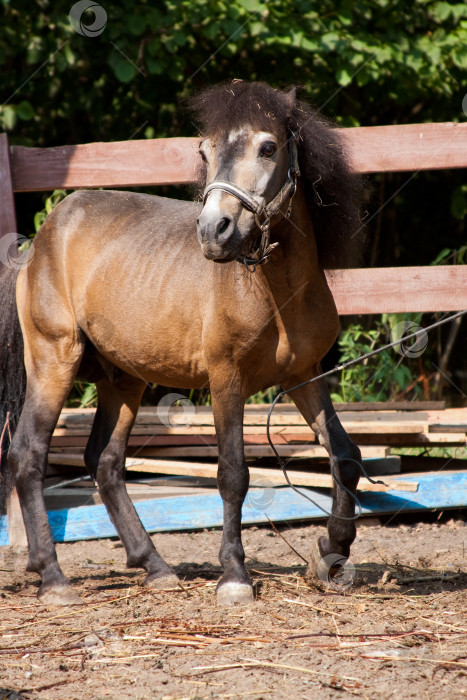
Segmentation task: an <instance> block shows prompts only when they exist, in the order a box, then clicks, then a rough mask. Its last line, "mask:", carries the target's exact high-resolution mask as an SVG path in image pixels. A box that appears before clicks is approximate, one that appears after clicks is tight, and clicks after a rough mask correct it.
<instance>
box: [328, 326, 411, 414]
mask: <svg viewBox="0 0 467 700" xmlns="http://www.w3.org/2000/svg"><path fill="white" fill-rule="evenodd" d="M419 320H420V316H419V315H415V314H385V315H383V317H382V320H381V321H377V322H376V324H374V328H373V329H372V330H364V329H363V327H362V326H361V325H360V324H356V325H355V324H351V325H349V326H348V328H346V329H345V330H344V331H343V332H342V334H341V336H340V338H339V350H340V353H341V354H340V357H339V364H341V363H344V362H349V361H350V360H355V359H357V358H358V357H360V356H361V355H364V354H366V353H369V352H371V351H372V350H375V349H376V348H378V347H380V346H382V345H385V344H386V343H387V342H389V341H388V337H390V335H391V333H390V331H391V329H393V328H394V327H395V326H396V324H398V323H400V322H401V321H412V322H413V323H418V322H419ZM394 339H395V340H397V338H394ZM413 380H414V375H413V372H412V371H411V369H410V366H409V361H408V360H407V358H405V357H403V356H401V355H399V354H397V353H396V351H395V350H394V349H389V350H384V351H383V352H381V353H380V354H379V355H375V356H374V357H371V358H369V359H367V360H364V361H363V362H361V363H359V364H356V365H354V366H353V367H349V368H348V369H345V370H342V372H341V376H340V393H334V394H332V395H331V397H332V400H333V401H336V402H338V403H345V402H353V401H386V400H388V399H395V398H396V397H397V398H400V397H401V395H402V396H404V395H405V392H406V391H407V389H408V387H409V386H410V385H412V384H413ZM412 388H413V392H414V397H417V396H419V394H420V392H421V390H420V388H419V386H418V385H417V384H415V386H413V387H412Z"/></svg>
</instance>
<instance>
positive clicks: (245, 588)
mask: <svg viewBox="0 0 467 700" xmlns="http://www.w3.org/2000/svg"><path fill="white" fill-rule="evenodd" d="M254 600H255V597H254V595H253V586H250V584H249V583H235V582H234V581H230V582H229V581H228V582H227V583H223V584H222V585H221V586H218V587H217V605H219V606H222V607H228V606H229V605H251V603H254Z"/></svg>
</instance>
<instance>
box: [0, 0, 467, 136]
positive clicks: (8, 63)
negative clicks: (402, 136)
mask: <svg viewBox="0 0 467 700" xmlns="http://www.w3.org/2000/svg"><path fill="white" fill-rule="evenodd" d="M2 4H3V18H2V22H1V29H0V66H1V73H0V75H1V77H0V85H1V90H2V95H3V96H4V97H3V103H4V104H3V107H2V109H1V111H0V129H2V130H7V131H8V132H10V135H11V138H12V141H13V142H14V143H24V144H29V145H35V146H37V145H52V144H57V145H61V144H63V143H76V142H78V143H80V142H86V141H98V140H102V139H103V140H107V139H109V138H111V139H113V140H116V139H127V138H131V137H132V135H133V134H134V132H135V130H136V129H138V128H140V129H144V128H145V125H149V126H150V127H151V128H152V129H154V133H155V134H156V135H157V136H171V135H178V134H181V133H192V131H193V127H192V124H191V123H190V121H189V120H184V118H180V116H179V115H178V114H177V112H176V110H175V109H174V105H175V104H176V102H177V100H179V99H180V98H184V97H185V96H187V95H188V94H191V93H192V92H193V91H194V90H196V89H197V88H199V87H200V86H203V85H206V84H208V83H213V82H218V81H220V80H225V79H228V78H233V77H237V78H245V79H254V80H257V79H264V80H268V81H271V82H272V83H274V84H276V85H278V86H281V85H286V84H289V83H294V82H295V83H298V84H301V85H304V88H305V92H306V93H307V95H308V97H309V98H310V100H311V101H312V102H314V103H316V104H318V105H319V104H323V103H324V102H326V104H329V107H328V109H327V110H326V111H327V112H328V113H331V114H335V115H337V117H338V119H339V120H340V121H341V122H342V123H345V124H349V125H352V124H356V123H359V122H361V123H364V124H372V123H388V122H389V123H392V122H393V121H394V120H395V118H396V120H397V121H399V122H407V121H414V118H415V117H416V118H417V119H418V118H420V116H421V118H422V120H423V121H430V120H436V121H440V120H443V119H446V120H452V119H454V120H456V119H459V118H463V114H462V109H461V101H462V96H463V85H464V83H463V81H464V77H465V69H466V67H467V48H466V46H467V6H466V5H465V4H464V3H460V2H433V1H432V0H415V1H414V2H412V3H406V2H404V1H403V0H395V1H394V2H388V1H387V0H371V1H370V0H362V1H360V2H353V0H337V2H335V1H334V0H333V1H331V0H323V2H321V3H320V4H319V6H318V5H316V3H313V2H311V1H310V0H286V1H284V0H269V1H268V2H260V1H257V0H231V1H230V2H228V3H227V2H225V1H219V0H181V1H177V2H175V1H174V0H159V2H158V3H157V4H154V3H151V2H149V0H141V2H139V3H137V4H134V3H133V2H130V0H123V1H121V2H118V3H117V2H115V0H108V1H105V0H104V1H103V2H102V6H103V7H104V9H105V11H106V13H107V25H106V27H105V29H104V30H103V31H102V33H101V34H99V35H97V36H94V37H88V36H81V35H80V34H78V33H77V32H75V31H74V30H73V28H72V26H71V24H70V21H69V18H68V13H69V11H70V9H71V4H72V3H71V2H68V0H67V2H65V1H64V0H58V1H57V2H52V1H51V0H37V1H36V2H35V3H34V4H33V5H32V6H31V4H30V3H27V2H26V0H18V1H17V2H15V3H12V2H7V1H6V0H3V3H2ZM91 20H92V17H88V18H86V17H85V16H83V22H84V23H85V24H86V21H91ZM339 86H340V87H342V88H344V89H343V90H337V89H336V88H337V87H339ZM141 135H142V134H141Z"/></svg>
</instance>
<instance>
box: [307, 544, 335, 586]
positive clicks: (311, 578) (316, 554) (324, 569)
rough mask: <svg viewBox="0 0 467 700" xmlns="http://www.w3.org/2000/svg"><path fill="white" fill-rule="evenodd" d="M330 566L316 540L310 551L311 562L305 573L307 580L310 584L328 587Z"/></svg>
mask: <svg viewBox="0 0 467 700" xmlns="http://www.w3.org/2000/svg"><path fill="white" fill-rule="evenodd" d="M328 574H329V567H328V566H327V564H326V562H325V561H324V559H323V557H322V556H321V552H320V551H319V546H318V543H317V542H315V545H314V547H313V549H312V550H311V552H310V562H309V564H308V568H307V570H306V573H305V581H306V582H307V583H308V585H309V586H315V587H316V588H319V589H321V590H322V589H323V588H325V587H326V583H327V580H328Z"/></svg>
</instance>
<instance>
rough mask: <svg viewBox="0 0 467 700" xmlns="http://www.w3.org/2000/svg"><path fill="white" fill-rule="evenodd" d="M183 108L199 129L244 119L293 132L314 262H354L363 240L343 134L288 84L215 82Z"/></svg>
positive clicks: (357, 190)
mask: <svg viewBox="0 0 467 700" xmlns="http://www.w3.org/2000/svg"><path fill="white" fill-rule="evenodd" d="M189 107H190V108H191V110H192V111H194V112H195V113H196V115H197V117H198V119H199V122H200V124H201V129H202V132H203V134H212V135H214V134H219V133H223V132H227V131H230V130H232V129H235V128H239V127H240V126H243V125H245V124H248V125H251V127H252V128H253V129H255V130H256V129H261V130H265V131H267V130H269V131H275V132H278V131H279V130H280V129H281V128H285V129H287V130H291V131H293V132H294V133H295V134H296V135H297V137H298V155H299V163H300V170H301V175H302V181H303V184H304V187H305V192H306V197H307V202H308V207H309V210H310V215H311V218H312V221H313V226H314V230H315V236H316V241H317V246H318V253H319V260H320V265H321V267H323V268H338V267H355V266H356V265H358V263H359V258H360V252H361V249H362V242H363V230H362V229H363V227H362V223H361V219H360V215H359V208H360V200H361V194H362V187H361V181H360V178H359V177H358V176H356V175H355V174H353V173H352V172H351V170H350V167H349V165H348V162H347V158H346V155H345V152H344V147H343V139H342V138H341V136H340V135H339V133H338V132H337V131H336V129H335V128H334V126H333V124H332V123H331V122H329V121H328V120H326V119H324V118H323V117H322V116H321V115H320V114H319V113H318V112H317V111H316V110H314V109H312V108H311V107H310V106H309V105H307V104H306V103H304V102H302V101H299V100H296V99H295V90H294V89H292V90H291V91H289V92H282V91H280V90H276V89H274V88H272V87H270V86H269V85H267V84H266V83H260V82H258V83H248V82H243V81H234V82H233V83H227V84H222V85H216V86H214V87H211V88H208V89H207V90H204V91H203V92H201V93H199V94H198V95H196V96H195V97H194V98H192V99H191V100H190V101H189Z"/></svg>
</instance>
